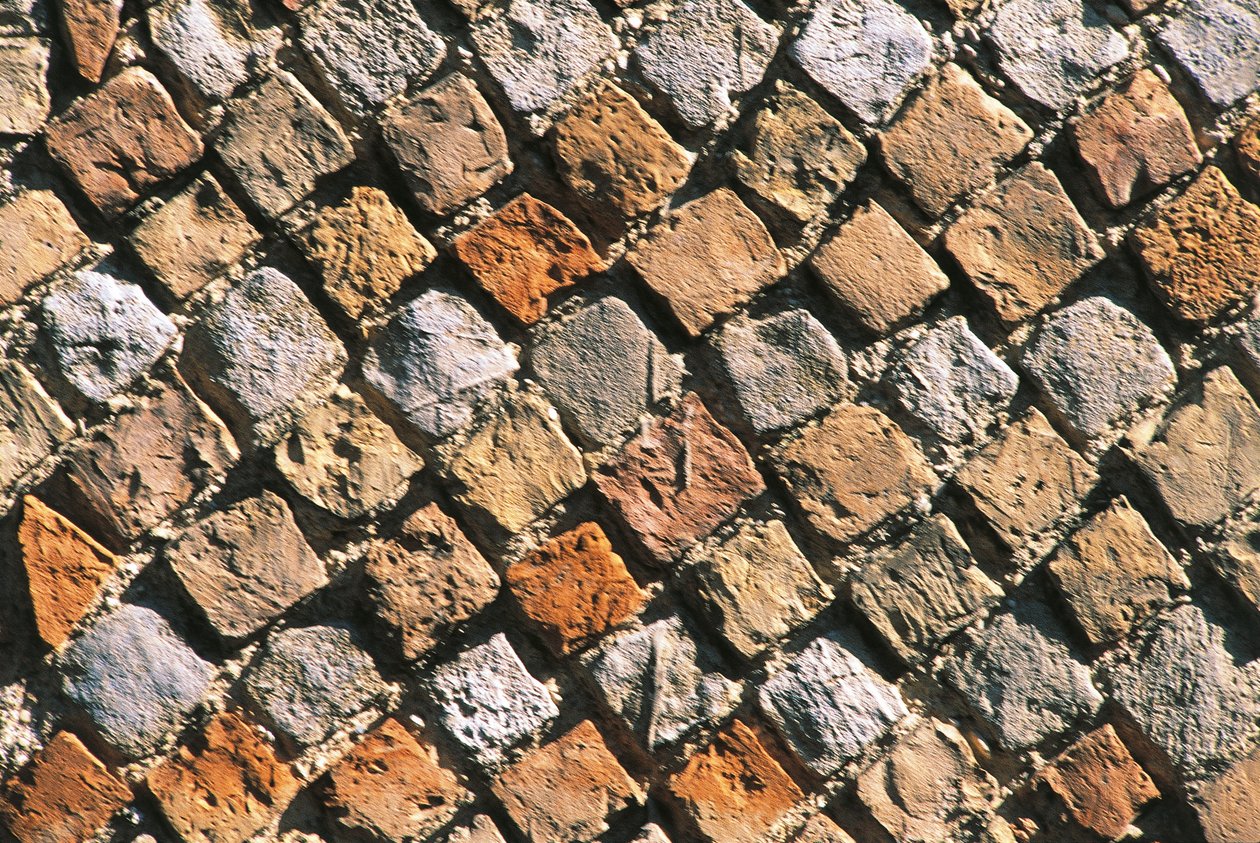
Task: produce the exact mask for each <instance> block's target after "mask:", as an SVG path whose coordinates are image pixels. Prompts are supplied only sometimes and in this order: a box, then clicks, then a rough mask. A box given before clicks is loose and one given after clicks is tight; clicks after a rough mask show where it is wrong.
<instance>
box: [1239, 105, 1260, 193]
mask: <svg viewBox="0 0 1260 843" xmlns="http://www.w3.org/2000/svg"><path fill="white" fill-rule="evenodd" d="M1234 147H1235V148H1236V149H1237V150H1238V158H1239V161H1240V163H1241V164H1242V166H1243V169H1244V170H1245V171H1246V172H1247V174H1248V175H1250V176H1251V181H1252V184H1260V120H1252V121H1251V123H1249V124H1248V125H1247V126H1246V127H1244V128H1243V130H1242V131H1241V132H1239V133H1238V135H1237V136H1236V137H1235V138H1234Z"/></svg>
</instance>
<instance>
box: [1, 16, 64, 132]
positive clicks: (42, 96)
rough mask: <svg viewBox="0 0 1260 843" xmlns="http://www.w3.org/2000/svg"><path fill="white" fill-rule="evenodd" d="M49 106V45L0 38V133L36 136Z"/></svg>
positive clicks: (30, 39)
mask: <svg viewBox="0 0 1260 843" xmlns="http://www.w3.org/2000/svg"><path fill="white" fill-rule="evenodd" d="M51 107H52V100H51V98H50V97H49V95H48V42H47V41H44V40H42V39H39V38H3V37H0V134H6V135H33V134H36V133H37V132H39V130H40V128H41V127H42V126H43V125H44V121H45V120H47V119H48V110H49V108H51Z"/></svg>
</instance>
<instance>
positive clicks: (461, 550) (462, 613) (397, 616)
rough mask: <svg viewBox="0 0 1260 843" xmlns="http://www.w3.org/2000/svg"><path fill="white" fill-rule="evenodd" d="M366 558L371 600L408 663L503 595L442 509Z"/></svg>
mask: <svg viewBox="0 0 1260 843" xmlns="http://www.w3.org/2000/svg"><path fill="white" fill-rule="evenodd" d="M366 557H367V558H366V561H365V564H364V576H365V577H366V578H367V584H368V587H367V596H368V598H369V599H370V600H371V602H372V606H373V609H374V610H375V612H376V615H377V617H378V618H380V620H381V621H382V622H383V623H384V625H385V627H386V628H387V629H388V630H389V631H390V634H391V636H394V637H396V638H397V639H398V640H397V644H398V646H399V648H400V650H401V652H402V656H403V658H404V659H406V660H408V661H411V660H414V659H418V658H420V657H421V656H423V655H424V654H425V653H427V652H428V651H429V650H431V649H432V648H433V647H434V646H435V645H436V644H438V642H440V641H441V640H442V639H443V638H444V637H445V633H448V632H449V631H450V630H451V629H452V628H454V627H456V626H457V625H458V624H461V623H463V622H464V621H466V620H468V619H469V618H471V617H473V616H474V615H476V614H477V613H478V612H480V611H481V610H482V609H484V608H486V607H487V606H489V605H490V604H491V603H492V602H494V598H495V596H496V595H497V594H498V591H499V577H498V575H497V574H496V573H495V572H494V569H493V568H491V567H490V565H489V563H487V562H486V560H485V559H484V558H483V557H482V555H481V553H480V551H478V550H477V548H475V547H474V546H473V545H472V543H471V542H469V541H468V539H467V538H466V537H465V536H464V534H463V533H462V532H461V531H460V529H459V525H458V524H456V523H455V521H454V519H452V518H451V517H450V516H449V515H446V514H445V513H444V512H442V510H440V509H438V507H437V504H428V505H427V506H425V507H423V508H422V509H419V510H417V511H416V512H414V513H412V514H411V515H410V516H409V517H408V518H407V520H406V521H404V522H403V523H402V526H400V527H399V528H398V531H397V533H396V534H394V535H391V536H389V537H387V538H384V539H378V540H377V541H375V542H373V543H372V545H371V546H369V547H368V550H367V554H366Z"/></svg>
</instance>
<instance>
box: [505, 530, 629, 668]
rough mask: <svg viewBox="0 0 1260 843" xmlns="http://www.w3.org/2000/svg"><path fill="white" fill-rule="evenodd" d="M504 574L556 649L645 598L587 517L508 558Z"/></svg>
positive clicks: (618, 619) (573, 644)
mask: <svg viewBox="0 0 1260 843" xmlns="http://www.w3.org/2000/svg"><path fill="white" fill-rule="evenodd" d="M504 579H505V581H506V582H507V585H508V588H509V589H510V590H511V592H512V595H513V596H514V597H515V598H516V602H517V603H519V604H520V606H521V610H522V611H523V612H524V613H525V616H526V617H528V618H529V619H530V620H531V621H533V623H534V624H536V625H537V627H538V629H539V630H540V631H541V633H542V637H543V639H544V640H545V641H546V642H547V645H548V646H549V647H551V649H552V650H554V651H555V652H557V653H559V654H561V655H564V654H567V653H569V652H572V651H573V650H576V649H579V648H581V647H582V646H584V645H585V644H587V643H589V642H590V641H593V640H594V639H596V638H598V637H600V636H602V635H603V634H604V633H606V632H608V631H609V630H610V629H613V628H615V627H617V626H620V625H622V624H624V623H625V622H626V621H628V620H629V619H630V618H632V617H633V616H634V615H636V614H637V613H638V611H639V609H641V608H642V607H643V604H644V603H645V602H646V600H647V595H646V594H644V593H643V591H642V590H641V589H640V588H639V586H638V584H637V583H635V581H634V578H633V577H632V576H630V572H629V571H627V570H626V565H625V562H623V561H622V559H621V557H620V556H618V555H617V554H616V553H615V552H614V551H613V549H612V544H611V543H610V542H609V541H608V536H606V535H604V531H603V529H602V528H601V527H600V526H599V525H598V524H596V523H594V522H590V521H587V522H584V523H582V524H579V525H578V526H577V527H575V528H573V529H572V530H570V531H568V532H566V533H561V534H560V535H558V536H556V537H555V538H554V539H551V540H550V541H548V542H547V543H546V544H544V545H543V546H542V547H540V548H538V550H536V551H534V552H532V553H530V554H529V555H527V556H526V557H524V558H523V559H521V560H519V561H517V562H513V563H512V564H511V565H510V566H508V569H507V571H506V572H505V574H504Z"/></svg>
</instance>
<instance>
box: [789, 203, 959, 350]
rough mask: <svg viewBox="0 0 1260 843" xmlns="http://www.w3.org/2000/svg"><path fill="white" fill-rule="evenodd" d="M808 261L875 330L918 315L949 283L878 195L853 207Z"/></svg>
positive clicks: (841, 300)
mask: <svg viewBox="0 0 1260 843" xmlns="http://www.w3.org/2000/svg"><path fill="white" fill-rule="evenodd" d="M809 265H810V268H811V269H813V271H814V274H815V275H817V276H818V278H819V279H820V280H821V281H822V282H823V286H824V287H825V288H826V289H827V292H828V293H830V294H831V296H832V298H833V299H835V301H836V302H837V303H838V304H839V305H840V306H841V308H843V309H844V310H845V311H846V312H847V313H848V314H849V315H850V316H851V317H853V318H854V319H856V320H857V321H858V322H859V323H860V324H861V325H862V326H863V327H864V328H866V329H867V330H868V331H871V332H872V333H875V334H885V333H887V332H889V331H891V330H892V329H893V328H896V327H898V326H900V325H901V324H902V323H904V322H906V321H908V320H909V319H910V318H911V317H913V316H916V315H918V314H919V313H920V312H922V310H923V309H924V308H925V307H926V306H927V304H928V302H929V301H930V300H931V299H932V298H934V297H935V296H936V295H937V294H938V293H940V292H942V291H943V290H944V289H945V288H946V287H948V286H949V278H947V277H946V276H945V273H944V272H941V269H940V267H938V266H937V265H936V262H935V261H933V260H932V259H931V258H930V257H929V256H928V254H927V252H925V251H923V249H922V248H921V247H920V246H919V244H918V243H916V242H914V240H913V238H911V237H910V235H909V234H907V233H906V232H905V229H903V228H902V227H901V226H900V225H898V224H897V221H896V220H894V219H893V218H892V217H891V216H889V214H888V212H887V211H885V210H884V209H883V208H882V207H881V206H880V205H879V204H877V203H876V202H874V201H869V202H867V203H866V204H865V205H863V206H862V207H860V208H858V209H857V210H856V211H854V213H853V216H852V217H851V218H850V219H849V220H847V221H846V222H844V223H843V224H842V225H841V226H840V227H839V228H838V229H837V230H836V232H835V233H834V234H832V236H831V237H830V239H828V240H827V241H826V242H825V243H823V244H822V245H821V246H820V247H819V248H818V250H817V251H816V252H814V254H813V256H812V257H811V258H810V261H809Z"/></svg>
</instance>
